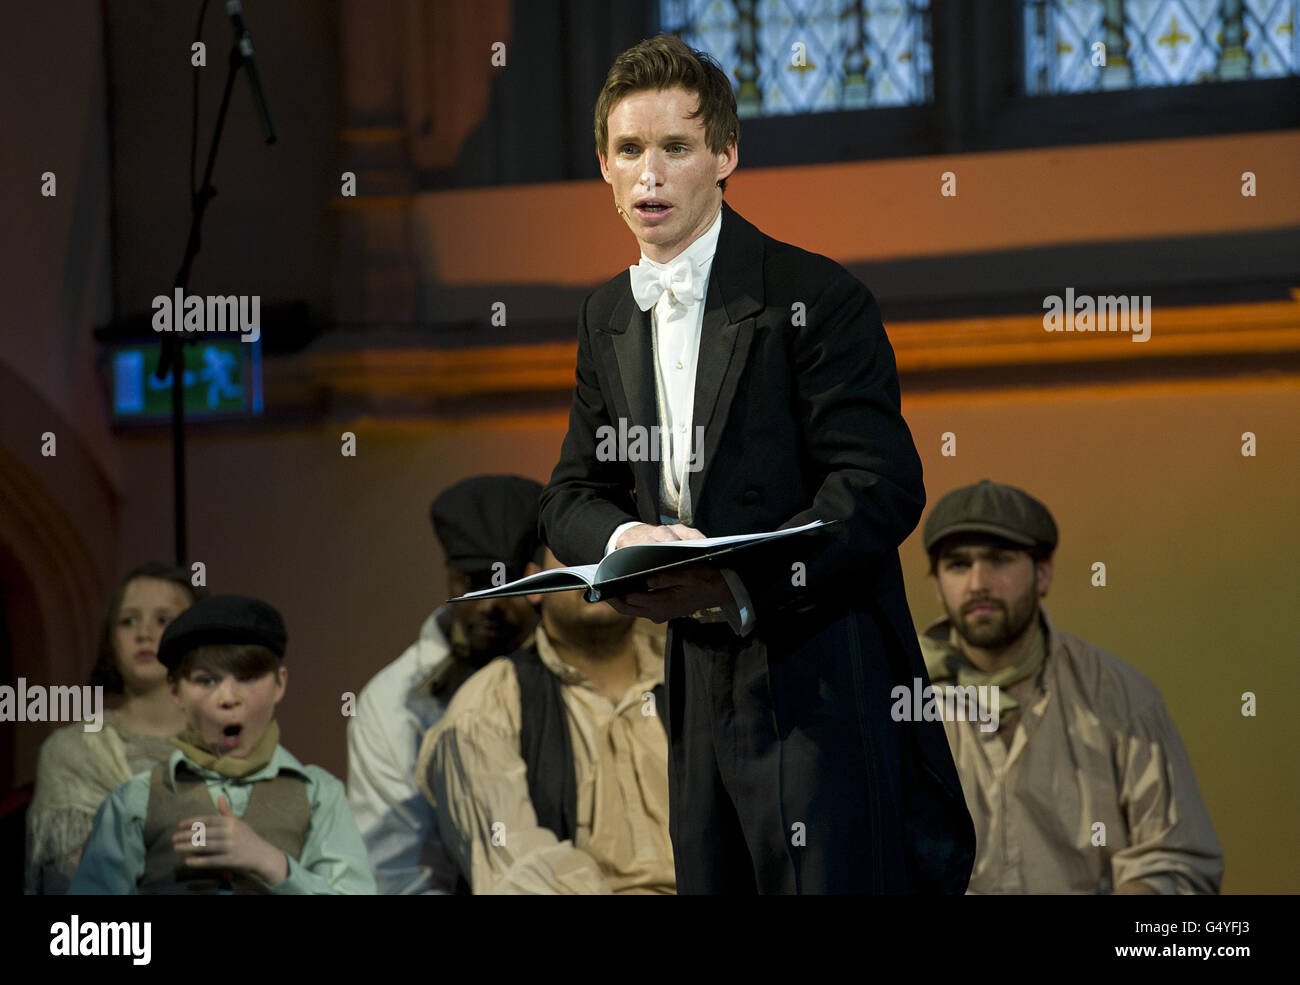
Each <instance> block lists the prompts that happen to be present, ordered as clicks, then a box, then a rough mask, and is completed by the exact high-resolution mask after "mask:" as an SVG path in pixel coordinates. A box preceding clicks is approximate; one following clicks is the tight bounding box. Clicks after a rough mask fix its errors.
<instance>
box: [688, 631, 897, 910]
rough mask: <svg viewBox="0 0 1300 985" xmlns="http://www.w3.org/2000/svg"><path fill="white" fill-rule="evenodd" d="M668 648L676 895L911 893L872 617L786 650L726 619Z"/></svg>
mask: <svg viewBox="0 0 1300 985" xmlns="http://www.w3.org/2000/svg"><path fill="white" fill-rule="evenodd" d="M668 642H669V646H668V661H667V668H666V677H667V682H666V683H667V687H666V691H667V698H668V715H669V759H668V782H669V795H670V808H671V810H670V833H671V836H672V842H673V855H674V861H675V865H676V872H677V891H678V892H679V893H682V894H689V893H714V894H716V893H846V892H904V891H907V889H908V881H907V876H906V872H905V865H904V858H903V855H904V853H903V842H902V826H901V813H902V812H901V807H900V803H901V798H900V794H899V782H900V777H899V731H898V728H897V726H896V725H895V724H894V723H893V722H892V721H891V720H890V717H889V710H890V694H889V692H890V688H891V686H892V682H891V680H890V677H889V673H888V669H887V661H886V660H885V658H884V656H883V650H882V646H883V643H882V641H881V640H880V638H879V635H878V634H877V633H876V629H875V624H874V622H872V621H871V620H870V619H868V618H867V617H865V616H860V615H858V614H850V615H849V616H846V617H845V618H842V619H840V620H838V621H837V622H834V623H832V624H831V625H830V626H828V627H826V628H825V629H823V630H822V631H821V632H819V633H818V634H817V635H816V636H814V637H812V638H811V639H808V640H806V641H802V642H801V643H799V644H798V645H797V646H791V647H785V648H781V649H780V651H779V652H778V651H777V648H775V647H773V648H771V649H769V646H768V645H767V644H765V643H764V642H763V641H761V640H753V639H750V640H740V639H738V638H737V637H735V636H734V634H732V633H731V632H730V630H729V629H728V628H727V627H725V626H699V625H695V624H688V625H683V624H681V623H676V622H675V623H673V624H672V626H671V627H670V633H669V641H668ZM873 657H874V658H873Z"/></svg>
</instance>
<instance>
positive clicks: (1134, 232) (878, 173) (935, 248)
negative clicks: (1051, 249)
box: [416, 131, 1300, 286]
mask: <svg viewBox="0 0 1300 985" xmlns="http://www.w3.org/2000/svg"><path fill="white" fill-rule="evenodd" d="M744 160H745V158H744V153H743V145H742V153H741V166H740V169H739V170H738V171H737V172H736V175H735V177H733V178H732V179H730V180H729V181H728V182H727V201H728V202H729V203H731V205H732V206H733V207H734V208H735V209H736V211H738V212H739V213H740V214H741V215H743V216H745V217H746V218H747V219H749V220H750V221H751V222H753V223H755V224H756V225H757V226H758V227H759V228H761V229H762V230H763V232H765V233H767V234H768V235H769V236H772V237H775V238H776V239H779V240H782V241H784V242H788V243H794V244H795V245H797V246H802V247H804V248H805V249H810V250H813V251H814V252H817V253H823V254H825V255H827V256H830V257H833V258H834V259H836V260H838V261H839V262H840V263H843V264H849V263H853V262H859V261H867V260H882V259H898V258H903V257H919V256H936V255H942V254H947V253H965V252H981V251H988V250H997V249H1011V248H1016V247H1025V246H1033V245H1050V244H1066V243H1087V242H1094V241H1098V240H1116V239H1136V240H1141V239H1150V238H1154V237H1160V236H1191V235H1198V234H1200V235H1206V234H1213V233H1230V232H1242V231H1247V230H1261V229H1275V228H1282V227H1288V226H1297V225H1300V181H1297V172H1298V170H1300V168H1298V165H1297V162H1300V132H1296V131H1280V132H1275V133H1265V134H1244V135H1237V136H1227V137H1197V138H1188V139H1182V140H1161V141H1152V142H1140V143H1123V144H1105V145H1092V146H1084V147H1060V148H1049V149H1030V150H1019V151H1005V152H998V153H986V154H963V155H957V156H951V157H943V156H939V157H925V158H906V159H899V160H885V161H862V162H855V163H850V164H824V165H816V166H805V167H797V168H760V169H755V170H749V171H747V170H745V167H744ZM949 170H951V171H953V172H954V173H955V174H956V176H957V195H956V197H954V198H944V197H941V196H940V194H939V191H940V175H941V174H942V173H943V172H944V171H949ZM1244 171H1253V172H1254V173H1255V175H1256V178H1257V195H1256V196H1255V197H1253V198H1247V197H1244V196H1243V195H1242V194H1241V174H1242V172H1244ZM416 217H417V222H418V225H419V227H420V239H421V240H422V241H423V246H422V250H423V253H422V256H421V258H420V259H421V263H422V269H423V271H424V275H425V276H426V277H427V278H429V279H431V280H433V281H435V282H440V283H443V284H449V285H469V284H485V283H486V284H502V283H543V284H555V285H565V286H584V285H590V284H599V283H602V282H604V281H605V280H607V279H608V278H609V277H610V276H611V275H612V273H614V272H616V270H617V267H618V264H619V263H632V262H635V260H636V256H637V253H636V244H635V242H634V241H633V239H632V237H631V236H630V235H629V233H628V232H627V230H626V229H625V228H623V223H622V221H621V220H620V219H619V218H618V216H617V215H616V214H615V212H614V205H613V198H612V195H611V192H610V191H609V189H608V188H607V187H605V186H604V185H603V184H602V183H600V182H587V181H581V182H565V183H558V184H543V185H515V186H510V187H506V188H489V189H471V190H466V191H450V192H436V193H428V194H425V195H421V196H419V197H418V199H417V201H416ZM814 230H815V234H814V233H813V231H814ZM612 258H617V260H616V261H614V260H612Z"/></svg>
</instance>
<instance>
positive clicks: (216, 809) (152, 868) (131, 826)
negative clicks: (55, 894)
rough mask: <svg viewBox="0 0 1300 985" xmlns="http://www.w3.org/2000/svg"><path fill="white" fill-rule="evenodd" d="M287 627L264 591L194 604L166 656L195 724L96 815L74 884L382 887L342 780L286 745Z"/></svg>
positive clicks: (161, 653)
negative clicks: (281, 710) (279, 708)
mask: <svg viewBox="0 0 1300 985" xmlns="http://www.w3.org/2000/svg"><path fill="white" fill-rule="evenodd" d="M287 642H288V635H287V633H286V631H285V627H284V621H283V620H282V619H281V618H280V613H278V612H277V611H276V610H275V609H274V608H272V607H271V606H270V605H268V604H267V603H265V602H263V601H260V600H259V599H254V598H247V597H244V596H239V595H220V596H214V597H212V598H208V599H202V600H200V601H199V602H196V603H195V604H194V605H192V606H190V608H188V609H186V610H185V611H184V612H183V613H181V614H180V615H179V616H177V617H176V618H175V619H174V620H172V622H171V623H170V624H169V625H168V627H167V630H166V632H164V633H163V636H162V641H161V642H160V644H159V647H158V661H159V662H160V663H161V664H162V665H163V666H164V667H166V668H167V679H168V683H169V685H170V687H171V691H172V695H173V696H174V697H175V699H176V703H177V704H178V705H179V706H180V708H181V710H182V711H183V712H184V713H185V718H186V723H187V724H186V728H185V730H184V731H183V732H181V734H180V736H179V737H177V738H175V739H172V740H171V741H172V743H173V744H174V745H175V746H176V749H175V751H174V752H173V753H172V754H171V757H170V759H169V760H168V761H167V763H166V764H165V765H160V766H156V767H154V769H153V770H152V771H150V772H147V773H140V774H138V775H136V776H134V777H132V778H131V779H130V780H127V781H126V782H125V783H123V784H122V785H121V786H119V787H118V788H117V789H116V790H114V791H113V792H112V793H111V794H110V795H109V797H108V799H107V800H106V801H104V803H103V805H102V806H101V807H100V809H99V812H98V813H97V814H96V815H95V823H94V827H93V829H92V830H91V833H90V838H89V840H88V841H87V842H86V851H85V854H84V855H83V856H82V859H81V865H80V866H79V867H78V868H77V873H76V875H75V876H74V877H73V880H72V885H71V887H70V889H69V892H70V893H88V894H115V895H121V894H129V893H137V892H138V893H148V894H190V893H209V894H211V893H219V894H229V893H237V894H243V893H253V894H257V893H275V894H280V895H285V894H311V895H317V894H373V893H374V891H375V882H374V879H373V878H372V877H371V875H370V867H369V864H368V863H367V861H366V852H365V846H364V844H362V841H361V834H360V832H359V831H357V826H356V822H355V821H354V820H353V819H352V812H351V811H350V810H349V809H348V804H347V798H346V795H345V793H344V790H343V784H342V783H341V782H339V781H338V780H337V779H336V778H334V777H333V776H331V775H330V774H329V773H327V772H326V771H325V770H323V769H321V768H320V767H319V766H304V765H303V764H302V763H300V762H299V761H298V760H297V759H296V758H295V757H294V755H293V754H292V753H290V752H289V751H288V750H287V749H285V748H284V747H283V746H281V745H280V728H279V726H278V725H277V724H276V721H275V708H276V705H278V704H279V703H280V700H281V699H282V698H283V697H284V692H285V687H286V684H287V683H288V674H289V672H288V669H287V668H286V667H284V666H283V663H282V661H283V658H284V653H285V645H286V643H287Z"/></svg>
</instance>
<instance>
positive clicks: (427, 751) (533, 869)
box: [416, 623, 676, 894]
mask: <svg viewBox="0 0 1300 985" xmlns="http://www.w3.org/2000/svg"><path fill="white" fill-rule="evenodd" d="M633 638H634V641H635V645H636V658H637V680H636V683H635V684H633V686H632V687H630V688H628V690H627V693H626V694H624V695H623V697H622V698H621V699H620V700H619V701H618V703H617V704H611V703H610V701H609V699H608V698H606V697H605V696H604V695H602V694H601V693H600V691H599V690H597V688H596V685H595V684H594V683H593V682H592V681H591V680H590V679H589V678H588V677H587V676H586V675H584V674H582V673H580V672H579V671H577V670H575V669H574V668H573V667H570V666H569V665H568V664H566V663H564V662H563V661H561V660H560V659H559V658H558V657H557V656H556V655H555V649H554V648H553V647H552V646H551V642H550V640H549V639H548V638H547V635H546V632H545V630H544V629H543V628H542V627H541V626H538V628H537V637H536V642H537V651H538V655H539V656H540V657H541V660H542V662H543V663H544V664H545V665H546V667H547V668H548V669H549V670H550V671H551V673H553V674H555V675H556V676H557V677H559V678H560V680H561V681H562V682H563V685H564V686H563V687H562V689H561V693H562V695H563V697H564V705H565V708H566V709H567V710H568V713H569V714H568V718H569V732H570V736H571V738H572V745H573V766H574V775H575V777H576V779H577V784H578V816H577V832H576V834H575V836H574V838H573V840H571V841H570V840H565V841H560V840H558V839H557V838H556V837H555V835H554V834H553V833H552V832H551V831H550V830H549V829H547V828H543V827H540V826H539V825H538V823H537V815H536V813H535V812H534V811H533V805H532V800H531V798H530V797H529V794H528V776H527V767H526V766H525V764H524V760H523V757H522V756H521V755H520V751H519V731H520V708H519V681H518V679H517V677H516V676H515V668H514V664H513V663H511V662H510V661H509V660H507V659H505V658H499V659H497V660H494V661H492V662H491V663H489V664H488V665H487V666H486V667H484V668H483V669H482V670H480V671H478V673H476V674H474V675H473V676H472V677H470V678H469V680H467V681H466V682H465V683H464V684H462V685H461V687H460V690H459V691H457V692H456V696H455V697H454V698H453V699H452V702H451V705H450V706H449V707H448V709H447V712H446V714H445V715H444V716H443V717H442V719H441V720H440V721H439V722H438V723H437V724H436V725H435V726H434V727H433V728H432V729H430V730H429V732H428V733H427V734H426V735H425V737H424V741H423V743H422V745H421V747H420V755H419V759H418V761H417V763H416V782H417V783H419V785H420V789H421V790H423V791H424V795H425V796H426V797H428V798H429V800H430V802H431V803H433V805H434V807H435V808H436V809H437V812H438V820H439V827H440V829H441V833H442V837H443V840H444V842H445V844H446V846H447V848H448V849H449V850H450V852H451V854H452V856H453V857H454V858H455V859H456V861H457V863H458V864H459V865H460V866H461V871H463V872H465V873H467V874H468V875H469V879H470V882H471V884H472V885H473V887H474V892H475V893H543V894H546V893H672V892H675V891H676V878H675V876H674V872H673V854H672V843H671V842H670V840H669V836H668V740H667V736H666V734H665V732H664V726H663V723H662V721H661V720H660V718H659V714H660V713H661V712H662V711H663V709H661V708H656V707H654V696H653V694H651V693H650V692H651V689H652V688H653V687H654V686H655V685H656V684H659V683H662V681H663V679H664V636H663V631H662V630H660V629H657V628H650V629H647V628H643V624H641V623H638V624H637V627H636V628H635V629H634V630H633Z"/></svg>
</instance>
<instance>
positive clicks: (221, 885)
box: [136, 761, 311, 895]
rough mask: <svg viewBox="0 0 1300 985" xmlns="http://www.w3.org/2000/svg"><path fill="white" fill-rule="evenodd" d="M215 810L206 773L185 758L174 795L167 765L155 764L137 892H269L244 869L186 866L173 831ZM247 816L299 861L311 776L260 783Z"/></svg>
mask: <svg viewBox="0 0 1300 985" xmlns="http://www.w3.org/2000/svg"><path fill="white" fill-rule="evenodd" d="M216 813H217V806H216V804H214V803H213V802H212V795H211V794H210V793H208V788H207V786H206V785H205V784H204V782H203V777H201V776H199V775H198V774H197V773H195V772H194V771H193V770H192V769H191V768H190V767H189V766H188V765H187V764H186V763H185V762H184V761H182V762H180V763H178V764H177V765H176V791H175V792H174V793H173V792H172V789H171V787H170V785H169V784H168V783H167V767H166V766H165V765H160V766H155V767H154V769H153V773H152V774H151V775H150V777H149V810H148V813H147V814H146V816H145V820H144V849H145V863H144V875H143V876H141V877H140V879H139V881H138V882H137V884H136V890H137V892H140V893H142V894H146V895H154V894H169V895H171V894H188V893H219V892H222V891H231V892H235V893H267V892H270V890H269V889H267V887H266V886H265V885H263V884H262V882H261V880H259V879H257V878H255V877H252V876H248V875H245V874H243V873H241V872H236V873H233V875H232V876H231V878H226V877H225V875H224V874H223V873H222V872H221V871H219V870H216V869H194V868H190V867H189V866H183V865H181V863H180V858H179V857H178V856H177V854H176V852H175V851H174V850H173V849H172V835H173V834H175V833H176V829H177V826H178V825H179V824H180V823H181V821H184V820H185V819H186V818H191V817H200V816H203V815H208V814H216ZM243 820H244V822H245V823H246V824H248V826H249V827H251V828H252V829H253V830H254V831H256V832H257V833H258V834H259V835H261V836H262V837H263V838H265V839H266V840H267V841H269V842H270V843H271V844H272V845H274V846H275V847H276V848H278V849H280V851H282V852H285V853H286V854H288V855H290V856H292V857H293V858H295V859H297V858H299V857H301V855H302V846H303V842H304V841H305V840H306V837H307V827H308V825H310V824H311V803H310V802H309V801H308V799H307V780H306V778H305V777H303V776H300V775H299V774H297V773H292V772H287V771H286V772H282V773H280V774H278V775H277V776H275V777H274V778H273V779H270V780H259V781H257V782H256V783H254V784H253V792H252V796H251V797H250V798H249V800H248V809H247V810H246V811H244V816H243Z"/></svg>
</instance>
